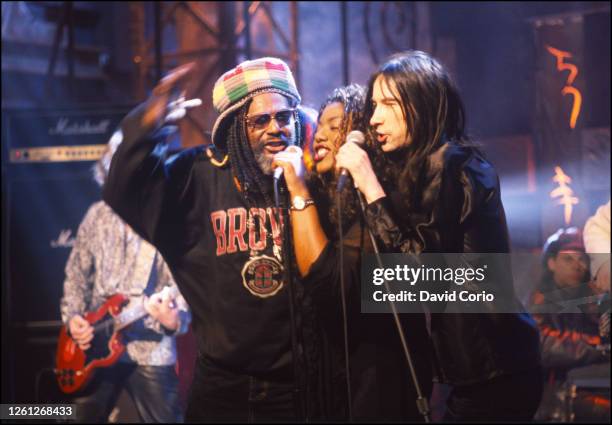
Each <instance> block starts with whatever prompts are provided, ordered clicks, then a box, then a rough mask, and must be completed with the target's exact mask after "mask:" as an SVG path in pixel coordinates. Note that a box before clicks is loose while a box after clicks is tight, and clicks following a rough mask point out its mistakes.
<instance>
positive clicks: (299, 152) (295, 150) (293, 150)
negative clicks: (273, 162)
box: [274, 145, 302, 180]
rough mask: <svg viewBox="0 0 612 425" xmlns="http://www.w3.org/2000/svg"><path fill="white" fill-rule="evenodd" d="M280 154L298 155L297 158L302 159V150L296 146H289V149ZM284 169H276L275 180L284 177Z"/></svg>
mask: <svg viewBox="0 0 612 425" xmlns="http://www.w3.org/2000/svg"><path fill="white" fill-rule="evenodd" d="M279 153H281V154H282V153H288V154H293V155H297V158H302V149H301V148H300V147H299V146H296V145H291V146H288V147H287V149H285V150H284V151H282V152H279ZM294 167H295V165H294ZM283 171H284V170H283V168H282V167H276V168H275V169H274V180H278V179H280V178H281V176H282V175H283Z"/></svg>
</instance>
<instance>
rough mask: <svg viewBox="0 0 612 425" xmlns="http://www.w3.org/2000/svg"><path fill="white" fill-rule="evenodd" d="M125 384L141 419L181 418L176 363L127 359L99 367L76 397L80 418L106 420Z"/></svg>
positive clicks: (91, 420)
mask: <svg viewBox="0 0 612 425" xmlns="http://www.w3.org/2000/svg"><path fill="white" fill-rule="evenodd" d="M123 388H125V389H126V390H127V391H128V393H129V395H130V397H131V398H132V400H133V401H134V404H135V405H136V410H137V411H138V416H139V417H140V420H141V421H142V422H146V423H151V422H164V423H175V422H182V419H183V418H182V413H181V410H180V406H179V399H178V377H177V375H176V371H175V370H174V366H137V365H134V364H126V363H117V364H116V365H114V366H113V367H111V368H107V369H101V370H98V371H97V372H96V375H95V377H94V379H93V381H92V382H90V383H89V385H87V387H86V388H85V389H84V392H83V393H82V394H81V395H78V396H77V397H76V398H75V399H73V403H75V404H76V405H77V406H76V411H77V422H80V423H81V422H90V423H100V422H102V423H104V422H107V421H108V416H109V414H110V413H111V411H112V409H113V407H114V406H115V404H116V402H117V399H118V398H119V395H120V394H121V390H122V389H123Z"/></svg>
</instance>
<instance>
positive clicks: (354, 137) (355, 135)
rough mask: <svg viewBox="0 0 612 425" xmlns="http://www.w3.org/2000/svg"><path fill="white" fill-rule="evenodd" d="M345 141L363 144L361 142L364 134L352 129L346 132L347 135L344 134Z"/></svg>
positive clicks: (363, 139)
mask: <svg viewBox="0 0 612 425" xmlns="http://www.w3.org/2000/svg"><path fill="white" fill-rule="evenodd" d="M346 141H347V142H352V143H356V144H358V145H363V143H364V142H365V136H364V135H363V133H362V132H361V131H359V130H353V131H351V132H350V133H349V134H348V136H346Z"/></svg>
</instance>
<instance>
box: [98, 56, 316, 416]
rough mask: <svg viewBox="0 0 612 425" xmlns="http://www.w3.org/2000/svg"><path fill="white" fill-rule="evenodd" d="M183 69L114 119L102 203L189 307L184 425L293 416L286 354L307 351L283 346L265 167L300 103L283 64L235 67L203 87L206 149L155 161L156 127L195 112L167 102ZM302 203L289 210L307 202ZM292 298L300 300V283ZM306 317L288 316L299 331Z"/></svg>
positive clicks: (280, 280) (286, 337)
mask: <svg viewBox="0 0 612 425" xmlns="http://www.w3.org/2000/svg"><path fill="white" fill-rule="evenodd" d="M192 68H193V67H192V66H190V65H187V66H183V67H180V68H177V69H176V70H174V71H173V72H171V73H170V74H169V75H168V76H167V77H166V78H164V79H163V80H162V81H161V82H160V83H159V84H158V86H157V87H156V88H155V89H154V91H153V95H152V96H151V97H150V98H149V99H148V100H147V102H145V103H144V104H143V105H141V106H140V107H138V108H137V109H135V110H134V111H132V112H131V113H130V114H129V115H128V116H127V117H126V119H125V120H124V121H123V122H122V124H121V130H122V132H123V139H124V140H123V142H122V144H121V145H120V146H119V148H118V149H117V152H116V154H115V156H114V158H113V162H112V165H111V169H110V173H109V177H108V181H107V184H106V186H105V191H104V199H105V201H106V202H107V203H108V204H109V205H111V207H112V208H113V209H114V210H115V211H116V212H117V213H118V214H119V215H120V216H121V217H122V218H123V219H124V220H125V221H126V222H128V223H129V224H130V225H131V226H132V227H133V228H134V229H135V230H136V231H137V232H138V233H139V234H140V235H142V236H143V237H144V238H145V239H146V240H148V241H149V242H151V243H152V244H153V245H155V246H156V247H157V248H158V250H159V251H160V252H161V253H162V255H163V256H164V259H165V260H166V262H167V263H168V265H169V267H170V269H171V271H172V273H173V275H174V277H175V279H176V282H177V284H178V286H179V288H180V290H181V293H182V294H183V295H184V297H185V299H186V300H187V302H188V303H189V305H190V307H191V310H192V313H193V328H194V331H195V334H196V338H197V343H198V360H197V367H196V372H195V376H194V379H193V384H192V389H191V394H190V400H189V405H188V408H187V412H186V415H185V417H186V420H188V421H202V420H206V421H244V422H246V421H270V420H296V419H304V417H303V416H301V415H302V414H303V410H302V409H301V406H302V404H301V403H300V402H299V400H298V398H300V397H302V396H301V395H299V396H296V393H299V392H297V391H296V389H298V388H300V387H301V386H300V385H298V384H297V383H296V382H298V381H299V380H298V379H294V375H295V373H294V366H295V365H294V362H298V363H297V364H300V365H303V363H301V361H302V360H301V358H300V359H297V360H296V359H295V358H294V357H295V356H294V352H298V353H305V355H306V356H307V355H308V351H309V350H311V349H310V348H309V350H304V349H303V348H302V347H300V346H299V345H298V344H299V341H300V338H299V337H298V336H295V338H296V340H297V341H298V343H294V344H292V331H291V323H292V320H291V319H292V317H291V315H290V300H289V296H290V295H289V294H290V291H289V289H290V288H289V282H288V281H287V280H288V279H286V276H288V275H289V273H288V272H287V271H286V270H285V264H287V263H289V262H288V261H287V262H286V261H285V259H286V258H285V257H286V255H287V254H289V252H284V251H285V250H287V251H289V249H288V248H285V249H283V226H282V224H283V222H284V221H283V219H282V216H281V215H280V214H279V211H277V209H276V208H274V190H273V183H272V182H273V178H272V173H273V170H272V166H271V165H272V161H273V159H274V157H275V156H277V157H278V155H279V153H280V152H282V151H284V150H285V149H286V148H287V147H288V146H290V145H294V144H297V143H298V140H299V128H300V126H299V122H298V121H297V118H296V117H297V111H296V107H297V106H298V104H299V103H300V100H301V99H300V95H299V93H298V91H297V88H296V85H295V81H294V79H293V76H292V74H291V71H290V69H289V67H288V66H287V65H286V64H285V63H284V62H283V61H282V60H280V59H276V58H261V59H256V60H252V61H246V62H243V63H241V64H240V65H238V66H237V67H236V68H234V69H232V70H230V71H228V72H226V73H225V74H223V75H222V76H221V77H220V78H219V79H218V80H217V82H216V83H215V86H214V90H213V104H214V107H215V109H216V110H217V111H218V112H219V114H220V115H219V117H218V119H217V120H216V122H215V124H214V128H213V132H212V140H213V143H214V146H215V149H211V148H206V147H196V148H192V149H189V150H186V151H184V152H182V153H180V154H178V155H176V156H173V157H170V158H166V155H165V151H164V149H163V144H159V142H163V140H164V136H167V135H168V134H169V133H171V132H172V130H173V128H172V127H171V126H168V125H165V124H168V123H169V121H173V120H177V119H180V118H182V117H183V116H184V115H185V109H186V108H188V107H190V106H194V105H197V104H198V102H197V101H194V100H187V101H186V100H184V98H182V97H181V98H179V99H176V100H173V101H170V100H171V99H172V96H175V94H176V93H179V92H180V88H181V85H182V83H183V82H184V81H186V79H187V78H188V77H189V74H190V72H191V71H192ZM174 129H175V128H174ZM298 151H299V150H298ZM283 155H285V156H286V155H287V153H286V152H283V154H281V156H283ZM281 190H282V188H281ZM301 201H302V205H299V202H298V204H297V205H295V200H294V206H296V207H298V208H300V207H301V208H305V207H307V206H308V202H306V204H307V205H306V206H304V205H303V204H304V200H301ZM289 279H291V278H289ZM292 288H293V286H292ZM294 292H296V298H297V299H298V300H299V299H300V297H301V293H302V292H301V290H300V287H299V286H297V285H296V286H295V288H294ZM295 305H296V306H297V305H301V304H300V303H298V302H296V303H295ZM305 317H306V313H303V310H302V309H301V308H297V309H296V316H295V317H294V318H295V320H296V321H297V322H298V323H299V324H300V326H299V327H298V329H299V330H300V331H301V330H302V329H303V326H304V323H305V322H307V321H308V320H307V319H306V318H305ZM294 341H295V340H294ZM292 345H293V347H292ZM306 345H308V346H309V347H311V346H313V345H314V346H316V344H306ZM296 347H297V350H295V348H296ZM292 348H293V349H292ZM299 356H301V354H300V355H299ZM302 369H304V368H303V367H300V370H302ZM308 372H309V373H311V371H310V370H309V371H308ZM304 375H306V373H304ZM309 376H310V375H309ZM309 388H310V387H309Z"/></svg>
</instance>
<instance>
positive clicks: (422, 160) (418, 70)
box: [364, 50, 482, 208]
mask: <svg viewBox="0 0 612 425" xmlns="http://www.w3.org/2000/svg"><path fill="white" fill-rule="evenodd" d="M379 78H380V79H381V80H382V83H383V84H386V85H387V86H389V85H391V84H393V85H394V86H395V88H396V89H397V93H398V97H397V98H396V100H397V102H398V103H399V104H400V106H401V108H402V113H403V116H404V120H405V122H406V126H407V131H408V134H409V135H410V137H411V138H412V142H411V143H410V144H409V145H408V146H407V147H405V148H402V149H399V150H397V151H395V152H392V153H388V154H386V155H382V149H381V148H380V144H379V143H375V142H374V140H375V138H376V135H375V132H374V129H373V128H370V129H369V133H368V136H369V137H368V138H367V139H368V141H369V143H370V145H371V147H372V148H373V149H374V150H375V151H377V152H378V153H380V154H381V155H375V161H374V164H373V165H374V168H375V170H376V171H377V175H378V176H379V179H380V180H381V184H382V185H383V187H385V189H386V190H389V189H398V190H399V191H400V193H401V195H402V199H404V200H405V202H406V203H407V204H409V205H412V206H416V207H417V208H418V206H419V205H420V201H421V199H420V198H421V195H422V194H421V188H422V187H424V185H423V181H422V180H423V178H424V177H425V174H426V172H425V171H426V169H427V167H428V160H427V159H428V156H430V155H431V154H432V153H433V152H435V151H437V150H438V149H439V148H440V147H442V146H443V145H444V144H445V143H446V142H453V143H456V144H458V145H462V146H471V147H473V148H474V149H476V150H478V148H477V146H476V145H475V144H474V143H472V142H471V141H470V140H469V138H468V136H467V134H466V130H465V125H466V118H465V109H464V106H463V102H462V100H461V97H460V95H459V90H458V89H457V87H456V85H455V84H454V82H453V81H452V79H451V77H450V75H449V74H448V72H447V71H446V70H445V69H444V67H443V66H442V65H441V64H440V63H439V62H438V61H436V60H435V59H434V58H432V57H431V56H429V55H428V54H427V53H424V52H421V51H417V50H413V51H407V52H403V53H398V54H395V55H393V56H391V57H390V58H389V60H387V62H385V63H384V64H383V65H382V66H381V67H380V68H379V70H378V71H377V72H376V73H374V74H373V75H372V77H371V78H370V80H369V82H368V91H367V96H366V99H367V101H366V102H367V103H366V105H365V116H364V120H365V122H369V121H370V119H371V118H372V115H373V113H374V108H373V105H372V102H371V100H372V95H373V91H374V83H375V82H376V81H377V79H379ZM480 154H482V152H480Z"/></svg>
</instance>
